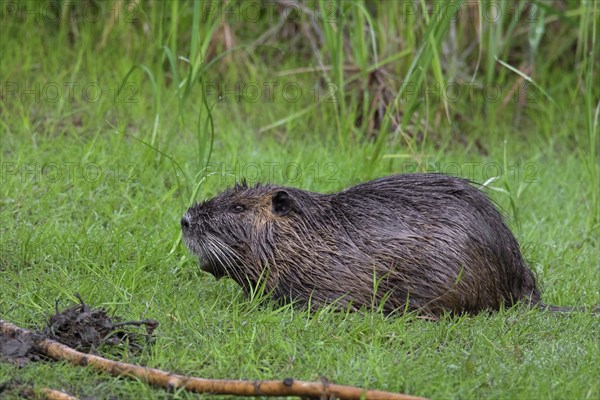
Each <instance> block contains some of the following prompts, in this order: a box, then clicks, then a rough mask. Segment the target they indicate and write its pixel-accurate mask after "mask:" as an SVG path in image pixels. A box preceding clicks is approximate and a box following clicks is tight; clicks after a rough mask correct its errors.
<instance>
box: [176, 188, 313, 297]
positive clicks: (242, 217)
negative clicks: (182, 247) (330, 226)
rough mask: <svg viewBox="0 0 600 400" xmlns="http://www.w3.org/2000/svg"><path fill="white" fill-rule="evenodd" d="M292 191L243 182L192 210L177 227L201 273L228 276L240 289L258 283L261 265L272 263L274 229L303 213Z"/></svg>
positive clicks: (219, 276) (217, 276) (293, 190)
mask: <svg viewBox="0 0 600 400" xmlns="http://www.w3.org/2000/svg"><path fill="white" fill-rule="evenodd" d="M296 191H297V189H293V188H285V187H281V186H276V185H270V184H267V185H261V184H258V185H256V186H254V187H249V186H248V185H247V184H246V183H245V182H243V183H241V184H236V185H235V186H234V187H232V188H230V189H227V190H226V191H224V192H223V193H221V194H219V195H218V196H216V197H214V198H212V199H210V200H207V201H204V202H202V203H199V204H196V205H194V206H193V207H191V208H190V209H189V210H188V211H187V212H186V213H185V215H184V216H183V218H182V219H181V227H182V230H183V237H184V240H185V242H186V244H187V246H188V247H189V248H190V250H191V251H193V252H194V253H195V254H196V255H198V257H199V258H200V266H201V268H202V269H203V270H204V271H206V272H210V273H211V274H212V275H214V276H215V277H216V278H217V279H219V278H221V277H223V276H229V277H231V278H233V279H234V280H235V281H237V282H238V283H239V284H240V285H242V286H244V287H247V284H248V283H256V282H257V281H258V279H260V276H261V275H262V274H263V272H264V271H262V270H261V269H262V268H263V265H264V264H265V262H266V263H268V262H269V261H268V260H270V259H272V256H273V254H272V251H273V247H274V246H275V237H276V235H277V233H276V232H277V227H278V226H280V225H286V224H289V223H290V220H291V218H292V214H299V213H301V211H300V209H299V204H298V202H297V201H296V200H297V199H296V198H295V196H294V194H295V192H296ZM248 279H249V280H250V282H248Z"/></svg>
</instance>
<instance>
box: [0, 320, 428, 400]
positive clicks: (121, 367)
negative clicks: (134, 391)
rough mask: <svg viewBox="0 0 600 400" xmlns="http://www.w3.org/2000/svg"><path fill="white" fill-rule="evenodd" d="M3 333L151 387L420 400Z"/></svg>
mask: <svg viewBox="0 0 600 400" xmlns="http://www.w3.org/2000/svg"><path fill="white" fill-rule="evenodd" d="M0 332H2V333H4V334H10V335H22V336H28V337H29V338H31V340H32V343H34V346H35V347H36V349H37V350H38V351H40V352H41V353H43V354H45V355H46V356H49V357H51V358H53V359H55V360H66V361H69V362H71V363H73V364H76V365H81V366H87V365H91V366H92V367H94V368H96V369H98V370H102V371H107V372H109V373H110V374H112V375H114V376H127V377H133V378H137V379H140V380H141V381H143V382H147V383H149V384H152V385H156V386H161V387H164V388H166V389H168V390H176V389H179V388H184V389H185V390H188V391H191V392H197V393H212V394H229V395H235V396H306V397H319V398H331V397H336V398H340V399H366V400H378V399H381V400H417V399H421V400H422V399H423V398H421V397H414V396H410V395H406V394H400V393H390V392H383V391H380V390H364V389H360V388H357V387H353V386H344V385H336V384H333V383H328V382H325V381H324V382H307V381H298V380H295V379H293V378H285V379H283V380H278V381H245V380H228V379H204V378H196V377H190V376H185V375H177V374H172V373H169V372H166V371H162V370H159V369H155V368H148V367H140V366H138V365H133V364H127V363H123V362H120V361H112V360H108V359H106V358H103V357H99V356H96V355H93V354H85V353H81V352H79V351H77V350H74V349H72V348H70V347H68V346H65V345H63V344H60V343H58V342H55V341H54V340H50V339H43V338H36V336H37V335H35V334H34V333H33V332H31V331H28V330H26V329H22V328H19V327H18V326H16V325H13V324H11V323H8V322H5V321H3V320H0Z"/></svg>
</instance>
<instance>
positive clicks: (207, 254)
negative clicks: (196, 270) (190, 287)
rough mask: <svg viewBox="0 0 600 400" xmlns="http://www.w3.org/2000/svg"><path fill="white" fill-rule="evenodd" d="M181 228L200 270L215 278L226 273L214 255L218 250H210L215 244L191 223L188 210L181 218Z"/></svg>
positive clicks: (199, 228) (196, 225)
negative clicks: (198, 262) (196, 258)
mask: <svg viewBox="0 0 600 400" xmlns="http://www.w3.org/2000/svg"><path fill="white" fill-rule="evenodd" d="M181 230H182V231H183V240H184V241H185V244H186V245H187V247H188V249H190V250H191V251H192V252H193V253H194V254H196V255H197V256H198V259H199V261H200V269H201V270H202V271H205V272H208V273H210V274H212V275H213V276H214V277H215V278H216V279H217V280H219V279H221V278H222V277H224V276H225V275H227V272H226V271H225V269H224V268H223V267H222V265H221V263H220V262H219V260H218V257H217V256H216V255H217V254H218V253H219V252H220V251H219V250H218V249H213V250H211V249H212V247H215V246H213V244H211V243H210V241H209V240H208V235H206V234H205V233H204V230H203V229H201V227H199V226H198V224H194V223H193V221H192V217H191V215H190V212H189V210H188V212H186V213H185V214H184V215H183V217H182V218H181Z"/></svg>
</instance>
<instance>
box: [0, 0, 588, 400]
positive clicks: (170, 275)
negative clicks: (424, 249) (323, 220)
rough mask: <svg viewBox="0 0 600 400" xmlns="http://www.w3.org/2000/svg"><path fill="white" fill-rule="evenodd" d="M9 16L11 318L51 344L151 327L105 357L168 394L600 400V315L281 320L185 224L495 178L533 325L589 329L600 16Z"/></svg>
mask: <svg viewBox="0 0 600 400" xmlns="http://www.w3.org/2000/svg"><path fill="white" fill-rule="evenodd" d="M0 4H1V7H2V8H1V9H0V12H1V13H2V14H1V24H2V25H1V31H0V54H1V56H0V78H1V79H0V84H1V87H0V140H1V142H0V143H1V167H2V169H1V182H2V183H1V186H0V193H1V197H0V234H1V241H0V246H1V247H0V277H1V279H0V318H1V319H3V320H7V321H11V322H13V323H15V324H18V325H20V326H22V327H25V328H31V329H35V328H37V327H41V326H42V325H43V323H44V321H45V320H46V318H47V316H48V315H49V314H51V313H52V312H53V310H54V307H55V300H57V299H58V300H59V301H60V305H61V306H66V305H68V304H70V303H71V302H74V301H75V297H74V294H75V293H79V294H81V296H82V297H83V298H84V299H85V300H86V301H87V302H88V303H89V304H92V305H96V306H103V307H105V308H106V309H107V310H109V311H110V312H111V313H114V314H117V315H119V316H122V317H123V318H125V319H140V318H154V319H157V320H158V321H159V322H160V326H159V328H158V329H157V331H156V333H155V335H156V343H155V345H154V346H152V347H151V348H148V349H147V351H145V352H144V353H143V354H142V355H139V356H128V355H127V354H126V353H125V352H123V354H122V355H114V354H113V355H112V356H111V357H113V358H120V359H124V360H125V361H128V362H134V363H138V364H142V365H147V366H152V367H156V368H163V369H167V370H170V371H173V372H177V373H183V374H190V375H195V376H201V377H206V378H232V379H233V378H235V379H238V378H239V379H280V378H284V377H288V376H291V377H294V378H296V379H304V380H319V379H320V378H321V377H326V378H327V379H329V380H330V381H332V382H336V383H340V384H348V385H357V386H361V387H368V388H372V389H381V390H388V391H397V392H405V393H409V394H413V395H419V396H426V397H431V398H435V399H442V398H444V399H445V398H460V399H463V398H507V399H508V398H510V399H513V398H519V399H532V398H540V399H545V398H556V399H564V398H573V399H597V398H599V397H600V383H599V382H600V364H599V363H598V360H599V359H600V340H599V338H600V317H599V316H598V315H592V314H590V313H589V312H577V313H571V314H565V315H562V314H561V315H557V314H553V313H549V312H542V311H539V310H525V309H522V308H515V309H509V310H502V311H500V312H498V313H494V314H482V315H477V316H463V317H444V318H442V320H440V321H437V322H431V321H426V320H422V319H418V318H416V317H415V316H414V315H406V316H394V317H389V318H386V317H385V316H383V315H380V314H379V313H377V312H371V311H367V310H365V311H363V312H359V313H348V314H346V313H332V312H329V311H326V310H324V311H321V312H317V313H316V314H309V313H307V312H301V311H298V310H294V309H293V308H291V307H283V308H278V307H277V306H274V305H271V304H268V303H267V304H264V303H263V302H261V301H260V299H256V298H247V297H245V296H244V295H243V293H242V291H241V289H240V288H239V287H238V286H237V285H236V284H235V283H234V282H233V281H231V280H227V279H223V280H220V281H218V282H217V281H215V280H214V279H213V278H212V276H210V275H207V274H204V273H202V272H201V271H200V270H199V268H198V262H197V259H196V258H195V257H194V256H192V255H191V254H190V253H189V252H188V251H187V249H186V248H185V246H184V245H183V244H182V242H181V235H180V225H179V221H180V218H181V216H182V214H183V213H184V212H185V210H186V209H187V207H188V206H189V205H190V204H192V203H193V201H195V200H196V201H197V200H202V199H205V198H208V197H210V196H212V195H215V194H216V193H218V192H220V191H221V190H223V189H224V188H226V187H227V186H229V185H231V184H232V183H233V182H234V181H236V180H239V179H242V178H247V179H248V180H249V181H251V182H253V181H258V180H261V181H267V180H269V181H272V182H276V183H280V184H285V185H290V186H297V187H301V188H304V189H308V190H314V191H323V192H332V191H337V190H339V189H342V188H344V187H347V186H349V185H352V184H355V183H358V182H361V181H364V180H367V179H371V178H375V177H379V176H384V175H387V174H392V173H399V172H416V171H440V172H445V173H449V174H453V175H459V176H463V177H466V178H470V179H473V180H476V181H478V182H486V181H488V180H490V179H493V178H496V179H495V180H493V181H492V182H491V183H490V184H489V186H490V189H489V190H488V193H489V194H490V196H491V197H492V198H493V199H494V200H495V201H496V202H497V204H498V205H499V206H500V207H501V208H502V210H503V212H504V214H505V215H506V217H507V220H508V222H509V225H510V227H511V229H512V230H513V232H514V233H515V235H516V236H517V238H518V240H519V242H520V243H521V245H522V249H523V253H524V255H525V257H526V259H527V260H528V263H529V265H530V267H531V269H532V270H533V271H534V272H535V274H536V276H537V278H538V281H539V283H540V286H541V288H542V299H543V301H544V302H546V303H548V304H553V305H564V306H566V305H584V306H593V305H598V304H599V303H600V261H599V260H600V242H599V238H600V225H599V223H600V222H599V221H600V204H599V193H600V182H599V177H600V163H599V158H598V152H599V147H600V141H599V136H598V119H599V113H600V103H599V101H600V79H599V70H598V67H599V65H600V62H599V54H600V51H599V48H598V45H599V43H598V38H599V37H600V34H599V29H600V26H599V24H598V21H599V18H598V16H599V13H600V4H599V3H598V1H587V2H581V3H580V2H577V1H548V2H525V1H514V2H513V1H500V0H498V1H483V0H481V1H467V2H453V3H445V2H432V1H414V2H413V1H396V2H394V1H383V2H366V1H355V2H325V1H319V2H296V1H287V2H286V1H283V2H276V1H274V2H268V1H262V2H256V1H249V2H235V1H229V2H226V3H217V2H206V1H198V2H192V1H186V2H181V3H178V2H151V3H150V2H146V1H140V2H128V1H116V2H106V3H101V2H96V1H91V0H79V1H73V2H65V1H61V0H56V1H46V2H33V1H25V2H12V1H2V2H1V3H0ZM424 10H426V11H424ZM10 380H18V381H20V382H24V383H29V384H31V385H33V386H34V387H36V388H41V387H51V388H56V389H62V390H64V391H66V392H68V393H70V394H73V395H76V396H78V397H80V398H98V399H109V398H118V399H139V398H190V399H191V398H200V397H202V396H199V395H190V394H186V393H183V392H178V393H167V392H165V391H162V390H160V389H155V388H150V387H147V386H146V385H144V384H143V383H140V382H136V381H130V380H125V379H115V378H112V377H110V376H108V375H107V374H102V373H97V372H94V371H92V370H91V369H88V368H79V367H73V366H71V365H67V364H64V363H47V362H45V363H30V364H28V365H27V366H25V367H24V368H20V369H19V368H17V367H15V366H14V365H11V364H7V363H0V384H2V383H3V382H7V381H10ZM2 395H4V396H5V397H6V398H18V396H19V395H18V393H16V392H15V391H8V392H7V393H2V394H0V397H1V396H2Z"/></svg>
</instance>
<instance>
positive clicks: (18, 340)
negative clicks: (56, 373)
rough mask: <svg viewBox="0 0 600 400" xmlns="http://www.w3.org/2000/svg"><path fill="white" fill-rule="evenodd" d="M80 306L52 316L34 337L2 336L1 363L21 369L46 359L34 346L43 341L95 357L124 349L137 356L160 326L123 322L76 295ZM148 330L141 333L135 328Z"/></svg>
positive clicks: (154, 322) (147, 321)
mask: <svg viewBox="0 0 600 400" xmlns="http://www.w3.org/2000/svg"><path fill="white" fill-rule="evenodd" d="M75 296H76V297H77V299H78V300H79V304H76V305H74V306H71V307H68V308H66V309H64V310H63V311H59V310H58V302H57V306H56V313H55V314H53V315H51V316H50V318H49V319H48V321H47V322H46V326H45V327H44V328H43V329H41V330H39V331H35V332H34V333H33V334H32V335H16V336H9V335H7V334H4V333H2V332H0V359H4V360H8V361H10V362H14V363H16V364H17V365H19V366H23V365H25V364H26V363H27V362H29V361H39V360H40V359H42V358H43V356H41V355H40V354H39V353H38V352H37V351H36V348H35V345H34V343H35V342H36V341H38V342H39V340H41V339H51V340H54V341H57V342H59V343H62V344H64V345H67V346H69V347H71V348H73V349H76V350H78V351H82V352H86V353H96V352H97V350H98V348H99V347H100V346H102V348H103V349H105V346H108V349H110V348H115V347H121V348H122V347H125V346H126V348H127V350H128V351H129V352H130V354H137V353H139V352H140V351H141V350H142V349H143V348H144V345H145V344H148V343H151V342H152V333H153V332H154V330H155V329H156V327H157V326H158V322H157V321H155V320H152V319H146V320H141V321H124V322H120V318H118V317H110V316H109V315H108V313H107V312H106V311H105V310H104V309H102V308H91V307H90V306H89V305H87V304H85V302H84V301H83V299H82V298H81V296H79V295H78V294H75ZM142 325H143V326H145V328H146V332H145V333H140V332H138V331H136V330H134V329H132V327H136V326H137V327H139V326H142Z"/></svg>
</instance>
